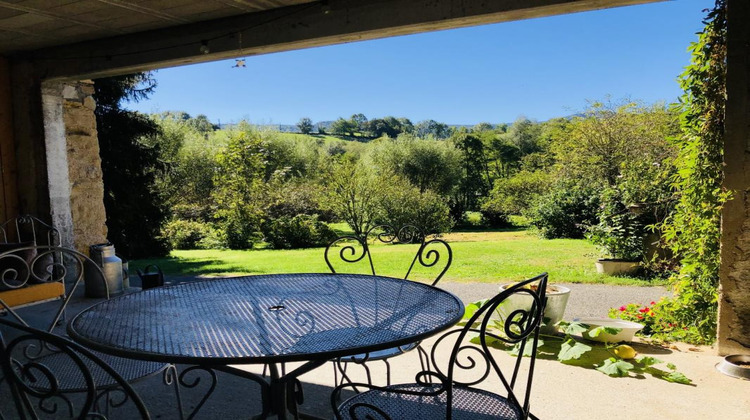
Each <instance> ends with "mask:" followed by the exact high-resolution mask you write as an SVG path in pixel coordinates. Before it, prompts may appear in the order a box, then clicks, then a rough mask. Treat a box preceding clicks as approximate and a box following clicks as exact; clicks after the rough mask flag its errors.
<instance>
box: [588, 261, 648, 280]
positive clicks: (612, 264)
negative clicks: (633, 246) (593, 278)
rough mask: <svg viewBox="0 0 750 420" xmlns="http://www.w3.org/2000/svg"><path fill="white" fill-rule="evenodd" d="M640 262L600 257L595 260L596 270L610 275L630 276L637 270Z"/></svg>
mask: <svg viewBox="0 0 750 420" xmlns="http://www.w3.org/2000/svg"><path fill="white" fill-rule="evenodd" d="M640 268H641V263H640V262H638V261H628V260H618V259H614V258H602V259H600V260H599V261H597V262H596V272H597V273H599V274H609V275H610V276H631V275H633V274H635V273H637V272H638V270H639V269H640Z"/></svg>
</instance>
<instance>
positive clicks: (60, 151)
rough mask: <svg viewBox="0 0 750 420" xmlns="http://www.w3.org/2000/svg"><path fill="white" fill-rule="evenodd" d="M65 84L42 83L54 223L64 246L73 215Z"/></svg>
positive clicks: (69, 241) (69, 238)
mask: <svg viewBox="0 0 750 420" xmlns="http://www.w3.org/2000/svg"><path fill="white" fill-rule="evenodd" d="M63 87H64V85H63V84H62V83H59V82H43V83H42V88H41V91H42V116H43V121H44V143H45V151H46V159H47V187H48V191H49V207H50V215H51V217H52V226H54V227H55V228H56V229H57V230H58V231H59V232H60V242H61V243H62V246H64V247H71V246H73V219H72V217H71V211H70V183H69V182H68V179H69V178H68V156H67V150H66V149H67V147H66V140H65V121H64V119H63V96H62V91H63Z"/></svg>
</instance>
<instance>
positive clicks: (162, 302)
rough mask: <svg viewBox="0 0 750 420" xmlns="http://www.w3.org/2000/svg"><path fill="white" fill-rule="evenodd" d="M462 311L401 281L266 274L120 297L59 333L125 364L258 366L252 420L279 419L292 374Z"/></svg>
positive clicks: (396, 342) (431, 330)
mask: <svg viewBox="0 0 750 420" xmlns="http://www.w3.org/2000/svg"><path fill="white" fill-rule="evenodd" d="M463 312H464V307H463V304H462V303H461V301H460V300H459V299H458V298H457V297H456V296H454V295H453V294H451V293H449V292H446V291H444V290H441V289H438V288H435V287H432V286H428V285H425V284H421V283H415V282H411V281H407V280H401V279H394V278H389V277H379V276H369V275H355V274H274V275H260V276H248V277H235V278H226V279H214V280H206V281H196V282H191V283H184V284H180V285H177V286H171V287H161V288H155V289H149V290H144V291H141V292H138V293H133V294H129V295H125V296H120V297H117V298H114V299H110V300H108V301H104V302H101V303H99V304H97V305H94V306H92V307H91V308H89V309H86V310H84V311H83V312H81V313H80V314H78V315H76V316H75V317H74V318H73V319H72V320H71V321H70V323H69V324H68V333H69V335H70V337H71V338H73V339H74V340H76V341H78V342H80V343H82V344H84V345H86V346H88V347H90V348H93V349H96V350H99V351H102V352H105V353H109V354H113V355H117V356H123V357H130V358H135V359H142V360H153V361H164V362H170V363H186V364H194V365H199V366H203V367H206V368H209V369H218V370H224V368H223V367H224V366H225V365H228V364H255V363H268V364H270V367H271V375H270V381H269V383H268V384H267V386H268V388H267V389H266V390H264V398H263V400H264V407H263V410H264V411H263V415H262V416H264V417H265V416H267V415H268V414H269V413H270V414H275V415H278V416H279V418H284V417H285V416H286V414H287V413H286V410H287V409H288V410H290V411H292V413H293V414H295V413H296V405H294V404H293V403H291V402H290V400H294V399H295V398H290V397H289V396H288V395H287V394H294V393H295V392H298V390H297V386H298V385H299V382H298V381H297V379H296V378H297V377H298V376H299V375H301V374H303V373H305V372H308V371H310V370H312V369H314V368H316V367H318V366H320V365H322V364H324V363H325V362H326V361H327V360H330V359H333V358H336V357H340V356H347V355H355V354H360V353H366V352H372V351H377V350H384V349H388V348H392V347H395V346H400V345H404V344H407V343H413V342H415V341H419V340H421V339H424V338H426V337H428V336H431V335H434V334H437V333H438V332H440V331H443V330H445V329H447V328H449V327H451V326H453V325H454V324H456V323H457V322H458V321H459V320H460V319H461V317H462V316H463ZM292 361H305V362H306V363H305V364H304V365H303V366H302V367H300V368H297V369H296V370H294V371H293V372H288V373H287V374H285V375H279V374H278V369H277V368H276V367H275V364H276V363H283V362H292ZM251 379H253V380H255V381H256V382H258V383H261V385H264V384H266V382H265V381H264V380H261V379H259V378H251ZM266 392H267V397H268V398H266V397H265V396H266ZM266 399H268V400H269V401H266Z"/></svg>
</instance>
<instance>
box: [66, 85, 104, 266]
mask: <svg viewBox="0 0 750 420" xmlns="http://www.w3.org/2000/svg"><path fill="white" fill-rule="evenodd" d="M62 94H63V99H64V102H63V120H64V122H65V139H66V146H67V150H66V152H67V164H68V177H69V180H68V181H69V185H70V215H71V220H72V222H73V246H74V247H75V248H76V249H77V250H78V251H80V252H83V253H85V254H88V248H89V246H90V245H93V244H100V243H103V242H107V224H106V223H107V214H106V210H105V209H104V183H103V181H102V160H101V157H100V155H99V138H98V136H97V130H96V115H94V109H95V108H96V103H95V101H94V97H93V95H94V82H92V81H90V80H88V81H80V82H76V83H72V84H68V85H66V86H65V87H64V88H63V91H62Z"/></svg>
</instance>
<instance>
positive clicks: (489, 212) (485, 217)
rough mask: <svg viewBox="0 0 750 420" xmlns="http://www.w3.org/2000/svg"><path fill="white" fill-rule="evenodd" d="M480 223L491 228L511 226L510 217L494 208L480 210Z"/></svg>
mask: <svg viewBox="0 0 750 420" xmlns="http://www.w3.org/2000/svg"><path fill="white" fill-rule="evenodd" d="M481 214H482V222H483V223H484V224H485V225H486V226H487V227H491V228H502V227H509V226H512V225H513V224H512V223H511V222H510V215H509V214H507V213H505V212H503V211H502V210H499V209H498V208H496V207H494V206H486V207H485V206H484V205H482V209H481Z"/></svg>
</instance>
